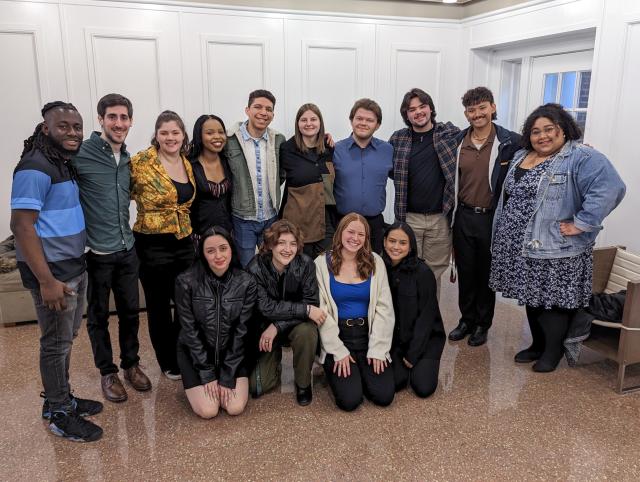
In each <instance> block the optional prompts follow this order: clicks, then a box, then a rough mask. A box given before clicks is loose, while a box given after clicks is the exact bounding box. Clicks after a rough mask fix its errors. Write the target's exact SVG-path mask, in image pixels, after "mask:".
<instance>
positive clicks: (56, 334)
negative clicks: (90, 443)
mask: <svg viewBox="0 0 640 482" xmlns="http://www.w3.org/2000/svg"><path fill="white" fill-rule="evenodd" d="M65 284H66V285H67V286H69V287H70V288H71V289H73V291H74V292H75V293H74V295H68V294H65V301H66V302H67V307H66V308H65V309H64V310H62V311H55V310H51V309H49V308H47V306H46V305H45V304H44V303H43V302H42V296H41V295H40V290H39V289H35V290H31V296H32V297H33V302H34V304H35V308H36V314H37V316H38V326H40V334H41V336H40V376H41V377H42V386H43V387H44V395H45V397H46V398H47V399H48V400H49V405H50V407H51V411H52V412H60V411H69V410H71V408H72V406H71V397H70V394H71V388H70V386H69V362H70V360H71V345H72V344H73V339H74V338H75V337H76V336H77V335H78V330H79V329H80V324H81V322H82V313H83V312H84V303H85V301H84V300H85V296H86V292H87V273H86V272H84V273H82V274H81V275H80V276H76V277H75V278H73V279H70V280H69V281H66V282H65Z"/></svg>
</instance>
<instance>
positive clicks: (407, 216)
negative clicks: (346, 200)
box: [389, 88, 460, 291]
mask: <svg viewBox="0 0 640 482" xmlns="http://www.w3.org/2000/svg"><path fill="white" fill-rule="evenodd" d="M400 114H401V115H402V119H403V120H404V122H405V124H406V125H407V127H406V128H404V129H400V130H398V131H396V132H394V133H393V135H392V136H391V139H389V142H390V143H391V145H392V146H393V182H394V186H395V191H396V195H395V217H396V220H397V221H405V222H406V223H407V224H409V226H411V228H412V229H413V230H414V231H415V234H416V238H417V241H418V256H419V257H420V258H423V259H424V260H425V262H426V263H427V265H428V266H429V267H430V268H431V270H432V271H433V273H434V275H435V277H436V281H437V282H438V291H439V287H440V276H441V275H442V273H443V272H444V271H445V270H446V269H447V266H448V265H449V258H450V255H451V222H450V220H451V212H452V209H453V206H454V201H455V176H456V150H457V147H458V140H457V135H458V133H459V132H460V129H458V128H457V127H456V126H454V125H453V124H452V123H451V122H447V123H443V122H436V110H435V107H434V105H433V100H432V99H431V96H430V95H429V94H427V93H426V92H424V91H423V90H421V89H417V88H414V89H411V90H410V91H409V92H407V93H406V94H405V96H404V99H403V100H402V104H401V106H400Z"/></svg>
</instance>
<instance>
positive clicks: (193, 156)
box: [187, 114, 227, 161]
mask: <svg viewBox="0 0 640 482" xmlns="http://www.w3.org/2000/svg"><path fill="white" fill-rule="evenodd" d="M209 119H213V120H217V121H218V122H220V125H221V126H222V129H223V130H224V132H225V135H226V132H227V128H226V127H225V125H224V122H223V120H222V119H221V118H220V117H218V116H217V115H214V114H203V115H201V116H200V117H198V120H196V123H195V124H194V125H193V137H192V138H191V143H190V144H189V154H187V157H188V158H189V159H190V160H192V161H195V160H197V159H198V156H200V154H202V151H203V150H204V149H203V147H202V126H203V125H204V123H205V122H207V121H208V120H209ZM222 157H223V154H222V152H221V153H220V159H222Z"/></svg>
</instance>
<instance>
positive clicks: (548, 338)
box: [526, 305, 576, 364]
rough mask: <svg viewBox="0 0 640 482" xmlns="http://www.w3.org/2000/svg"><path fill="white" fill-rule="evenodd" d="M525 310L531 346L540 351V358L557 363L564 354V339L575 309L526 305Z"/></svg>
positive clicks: (546, 361)
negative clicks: (529, 328)
mask: <svg viewBox="0 0 640 482" xmlns="http://www.w3.org/2000/svg"><path fill="white" fill-rule="evenodd" d="M526 310H527V319H528V321H529V326H530V327H531V336H532V338H533V343H532V346H535V347H536V348H537V349H538V350H539V351H541V352H542V356H541V357H540V360H541V361H543V362H545V363H553V364H557V363H558V362H559V361H560V359H561V358H562V355H563V354H564V339H565V337H566V335H567V331H568V330H569V323H570V321H571V318H573V315H574V314H575V312H576V310H570V309H565V308H555V307H554V308H551V309H546V308H542V307H532V306H528V305H527V306H526Z"/></svg>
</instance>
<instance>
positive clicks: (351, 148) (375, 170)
mask: <svg viewBox="0 0 640 482" xmlns="http://www.w3.org/2000/svg"><path fill="white" fill-rule="evenodd" d="M333 166H334V168H335V171H336V178H335V181H334V184H333V193H334V195H335V198H336V208H337V209H338V212H339V213H340V214H347V213H350V212H356V213H358V214H362V215H363V216H377V215H378V214H380V213H381V212H382V211H384V208H385V206H386V204H387V178H388V176H389V172H390V171H391V170H392V169H393V146H391V144H389V143H388V142H385V141H383V140H380V139H377V138H375V137H373V138H372V139H371V142H369V145H368V146H367V147H365V148H364V149H362V148H361V147H360V146H359V145H358V144H356V141H354V140H353V137H348V138H346V139H343V140H341V141H340V142H338V143H337V144H336V147H335V149H334V151H333Z"/></svg>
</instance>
